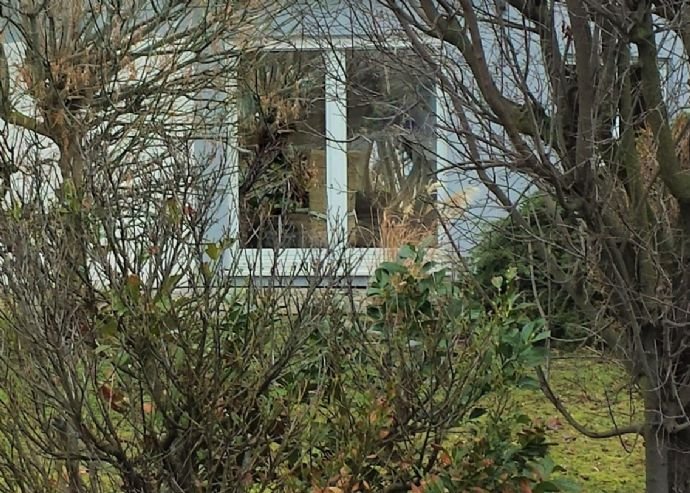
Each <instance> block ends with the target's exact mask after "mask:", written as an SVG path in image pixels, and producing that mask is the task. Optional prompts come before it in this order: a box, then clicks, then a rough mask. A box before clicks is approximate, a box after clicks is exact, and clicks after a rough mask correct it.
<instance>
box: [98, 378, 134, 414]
mask: <svg viewBox="0 0 690 493" xmlns="http://www.w3.org/2000/svg"><path fill="white" fill-rule="evenodd" d="M99 392H100V394H101V398H102V399H103V400H104V401H105V402H106V403H108V406H110V408H111V409H112V410H113V411H115V412H118V413H120V414H123V413H125V412H127V409H129V399H128V398H127V396H126V395H125V394H124V393H123V392H122V391H120V390H117V389H114V388H113V387H111V386H110V385H108V384H107V383H104V384H103V385H101V387H100V388H99Z"/></svg>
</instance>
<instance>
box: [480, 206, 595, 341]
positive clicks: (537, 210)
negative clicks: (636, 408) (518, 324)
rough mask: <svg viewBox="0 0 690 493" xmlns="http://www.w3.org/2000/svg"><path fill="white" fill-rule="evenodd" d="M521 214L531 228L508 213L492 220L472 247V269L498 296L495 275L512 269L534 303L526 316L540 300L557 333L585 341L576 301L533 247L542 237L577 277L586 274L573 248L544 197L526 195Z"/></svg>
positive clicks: (535, 314)
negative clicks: (580, 267)
mask: <svg viewBox="0 0 690 493" xmlns="http://www.w3.org/2000/svg"><path fill="white" fill-rule="evenodd" d="M520 213H521V214H522V216H523V217H524V218H525V220H526V221H527V223H528V225H529V230H526V231H525V230H523V229H522V228H521V227H520V226H518V225H517V224H515V223H514V222H513V220H512V218H510V217H509V216H508V217H505V218H502V219H498V220H496V221H494V222H493V223H492V224H490V225H488V227H487V228H486V230H485V231H484V233H483V235H482V239H481V241H480V243H479V244H478V245H477V246H476V247H475V249H474V250H473V252H472V265H473V273H474V275H475V277H476V279H477V280H478V281H479V283H480V284H481V286H482V287H483V288H484V289H485V291H486V292H487V293H488V294H489V295H494V294H495V293H497V292H498V291H499V288H498V287H497V286H496V285H495V284H494V281H495V279H496V278H497V276H500V275H501V274H503V273H504V272H506V271H507V270H509V269H514V270H515V273H516V289H517V291H518V292H520V293H521V294H522V296H523V299H525V300H527V301H530V302H531V303H532V306H531V307H528V306H527V305H525V306H524V308H526V309H527V312H526V315H527V316H529V317H532V318H538V317H539V316H540V312H539V310H538V309H537V306H536V303H537V302H538V303H539V304H540V305H541V307H542V309H543V310H544V312H545V313H546V314H547V316H548V317H549V325H550V327H551V332H552V335H553V336H554V337H555V338H558V339H565V340H566V341H567V340H581V339H582V338H584V337H586V336H587V332H586V330H585V326H584V325H583V324H582V322H581V320H582V317H581V316H580V315H579V313H578V310H577V307H576V306H575V303H574V302H573V300H572V298H571V297H570V296H569V295H568V294H567V293H566V292H565V290H564V289H563V287H562V286H561V285H559V284H558V283H556V282H554V281H553V279H551V278H550V276H549V275H548V273H547V272H546V271H545V269H544V266H543V265H542V262H540V261H539V259H538V257H537V256H536V254H535V253H534V251H532V250H531V249H530V243H531V242H532V240H533V239H535V238H538V239H539V240H538V241H539V242H540V243H541V245H542V246H544V247H546V248H549V249H550V250H551V252H552V254H553V256H554V258H555V260H556V261H557V262H558V265H559V266H560V267H561V269H563V271H564V272H566V273H568V274H569V275H573V276H574V275H581V274H582V273H580V272H578V262H577V261H576V258H575V255H574V254H573V251H574V250H573V248H574V247H573V245H566V244H564V235H563V234H562V232H560V233H559V231H557V229H556V228H555V226H554V220H553V216H552V214H553V212H550V211H549V210H548V208H547V207H546V205H545V203H544V200H543V198H542V197H540V196H538V195H535V196H532V197H529V198H528V199H526V200H525V201H524V202H523V203H522V205H521V207H520ZM535 292H536V293H537V295H536V296H537V297H536V298H535Z"/></svg>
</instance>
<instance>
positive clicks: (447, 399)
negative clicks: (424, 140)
mask: <svg viewBox="0 0 690 493" xmlns="http://www.w3.org/2000/svg"><path fill="white" fill-rule="evenodd" d="M222 250H223V247H222V245H221V246H217V247H215V246H214V247H211V248H209V247H208V246H207V245H204V246H203V252H202V255H205V256H206V258H208V259H209V260H208V263H207V265H208V268H207V269H206V270H202V271H201V272H199V273H198V274H197V275H198V276H200V277H199V279H198V280H197V283H195V284H193V286H202V287H201V288H193V290H192V292H190V293H188V294H187V293H182V292H180V285H181V284H182V283H183V282H184V280H183V278H182V276H180V275H177V274H175V275H172V274H171V275H168V276H166V277H165V279H164V280H163V282H160V283H158V284H157V285H156V286H155V287H153V284H152V283H150V282H147V281H146V280H145V279H142V278H141V277H139V276H137V275H134V274H130V275H128V276H124V277H122V278H120V279H116V280H115V281H116V282H113V284H112V286H111V289H110V290H109V292H108V296H109V302H108V303H104V304H103V305H102V306H100V309H99V311H98V313H97V315H95V316H94V317H93V318H91V319H89V320H88V327H90V328H92V331H90V332H88V336H89V339H88V342H87V340H86V339H84V341H83V342H80V343H79V345H78V346H74V347H75V349H74V350H71V352H64V353H62V354H61V355H60V357H57V358H56V357H54V351H53V349H52V348H53V346H51V345H50V344H48V343H45V344H44V341H43V340H39V339H29V337H28V336H27V335H28V333H27V327H28V326H29V322H26V323H24V324H21V325H20V324H17V327H16V328H14V331H15V332H14V333H15V335H16V337H15V338H14V339H13V340H12V344H13V345H14V346H16V347H15V349H17V350H18V348H19V347H20V346H23V347H31V352H30V353H29V354H30V358H27V359H21V358H18V359H17V360H16V361H13V362H12V363H11V364H12V365H13V367H12V371H13V372H14V373H13V374H16V375H22V378H21V379H19V378H16V377H8V378H5V380H3V382H2V383H3V388H6V389H7V391H6V392H7V396H6V398H4V399H3V401H2V403H1V404H2V406H3V409H2V412H0V425H2V427H1V430H2V431H0V438H2V439H3V440H4V441H6V442H7V443H12V445H11V446H10V447H9V448H8V450H0V474H3V476H2V477H4V478H5V479H6V480H8V481H10V480H11V481H12V482H13V484H22V485H23V484H34V485H35V484H40V485H41V486H42V487H43V488H44V490H50V488H53V490H55V489H58V490H59V488H57V487H56V486H55V485H54V484H53V482H55V481H59V478H60V475H61V474H62V469H61V467H62V460H61V458H62V457H64V456H65V455H64V454H65V451H64V442H61V441H60V439H59V438H58V437H56V435H54V434H53V433H52V432H51V431H50V428H51V427H54V426H53V425H52V424H50V423H58V424H60V427H61V428H64V429H67V430H71V431H67V432H65V434H66V436H68V437H69V438H70V440H71V439H72V438H74V443H75V444H76V443H78V444H81V445H80V446H79V447H80V450H79V455H78V457H79V458H78V459H75V461H76V462H77V464H79V463H81V464H85V463H87V459H84V457H90V456H91V455H90V454H97V455H94V456H97V457H98V458H99V461H100V462H98V463H97V464H96V463H95V462H93V461H90V462H88V464H89V467H90V469H89V470H88V471H87V472H88V474H87V475H85V477H84V478H81V481H82V482H83V483H84V484H85V485H87V484H93V485H96V484H98V485H99V488H101V489H102V490H104V491H125V492H134V491H137V492H138V491H147V492H149V491H150V492H158V491H165V490H166V488H168V487H169V485H171V484H175V485H179V486H178V487H179V488H182V489H183V490H184V491H231V490H232V491H253V492H261V493H267V492H269V491H281V492H287V493H290V492H295V493H297V492H304V491H314V492H328V493H334V492H336V493H337V492H348V493H355V492H358V491H359V492H364V491H372V492H373V491H385V490H386V489H387V488H390V489H395V488H403V489H402V490H399V491H408V490H411V491H420V489H421V491H434V489H433V488H440V487H443V488H447V489H448V490H449V491H463V490H469V491H472V488H474V491H482V490H483V491H492V492H493V491H506V492H507V491H518V488H522V490H521V491H528V490H526V489H525V488H530V489H531V490H530V491H568V490H567V488H566V487H565V486H564V485H563V484H559V482H558V481H556V480H555V479H554V478H552V477H551V473H552V472H553V471H555V470H556V469H555V468H554V466H553V464H552V463H551V462H550V461H549V459H548V444H547V443H546V442H545V439H544V434H543V429H541V428H540V427H538V426H536V425H535V424H533V423H531V422H530V421H529V420H528V419H527V418H525V417H524V416H522V415H521V414H520V413H518V412H517V409H516V407H515V406H516V403H515V402H514V400H513V399H512V395H513V394H514V393H515V391H516V389H529V388H532V387H533V386H534V381H533V379H532V378H531V372H532V369H533V367H534V366H535V365H538V364H541V363H542V362H543V361H544V357H545V353H544V349H543V348H542V347H540V344H539V343H540V342H541V341H542V340H543V339H544V338H546V337H548V333H547V332H546V331H545V330H544V327H543V324H542V323H541V322H540V321H538V320H529V319H526V318H525V316H524V311H523V310H522V309H521V304H520V302H519V299H520V298H519V296H517V295H516V294H515V293H514V291H513V288H512V285H513V283H514V277H515V273H514V272H511V271H508V272H505V273H503V274H502V276H501V278H500V279H498V276H496V277H497V278H496V279H495V281H494V282H495V284H496V285H497V286H498V287H499V288H500V293H499V295H498V296H497V297H496V298H495V299H494V300H493V302H492V303H491V304H490V306H487V305H483V304H479V303H477V302H476V299H477V297H476V295H475V293H474V292H473V291H472V290H471V289H470V288H469V287H468V285H466V283H465V282H464V281H460V282H456V281H453V280H452V279H451V278H450V276H448V275H447V274H448V273H447V272H446V270H445V269H443V268H441V267H440V266H439V265H437V264H435V263H434V262H432V261H430V260H428V259H427V256H426V254H425V252H424V250H423V249H415V248H413V247H405V248H403V249H402V250H401V252H400V256H399V258H398V259H396V260H395V261H393V262H385V263H383V264H381V265H380V267H379V268H378V269H377V270H376V272H375V274H374V276H373V279H372V280H371V283H370V286H369V288H368V290H367V293H366V302H365V305H366V310H365V311H362V310H360V309H359V306H358V304H357V303H355V302H354V300H353V298H352V296H353V293H348V292H344V291H338V290H329V289H324V290H316V289H311V288H309V289H305V290H294V289H292V290H291V289H278V288H274V289H267V290H259V289H256V288H252V287H247V288H246V289H242V290H239V289H230V290H224V289H219V287H218V286H216V285H214V284H212V282H213V280H214V279H215V277H213V276H210V274H209V273H212V272H215V271H216V267H217V264H218V263H219V262H221V261H222V257H223V255H222ZM204 283H209V284H204ZM23 308H24V307H16V308H15V312H16V314H17V315H22V314H23V313H24V312H23V311H22V309H23ZM42 309H44V310H48V308H46V307H43V308H42ZM46 319H48V318H46ZM25 320H28V319H25ZM48 320H49V319H48ZM14 346H13V347H14ZM64 351H67V350H66V349H65V350H64ZM17 354H19V352H17ZM36 368H40V369H41V371H36ZM3 373H4V372H3ZM45 375H57V377H55V378H54V380H51V383H50V385H52V387H50V393H49V394H45V393H44V392H45V391H44V389H45V388H47V387H48V386H47V385H46V384H45ZM67 375H74V376H75V378H72V377H68V376H67ZM71 395H79V396H83V397H81V398H80V399H79V400H73V401H68V400H67V399H68V398H69V396H71ZM3 397H4V396H3ZM64 402H69V405H65V404H64ZM17 403H25V405H24V406H22V407H24V408H25V412H21V413H20V412H19V406H18V405H17ZM26 404H28V405H26ZM44 421H45V422H47V423H49V424H50V425H49V426H48V427H46V428H43V427H35V426H33V427H32V426H31V425H32V424H33V423H35V422H39V423H42V422H44ZM72 423H73V424H76V426H70V424H72ZM16 436H23V437H24V438H23V439H22V440H20V441H17V440H16V439H15V438H14V437H16ZM20 451H21V453H22V454H24V455H25V456H26V457H29V458H27V459H25V461H26V464H27V466H26V468H24V466H22V467H20V468H16V467H15V468H14V469H10V468H9V467H8V465H9V463H10V462H9V461H10V458H12V457H14V456H15V455H16V454H17V453H20ZM75 471H77V473H78V471H80V469H79V468H77V469H75ZM39 473H40V474H39ZM41 474H42V475H43V476H40V475H41ZM39 476H40V477H39ZM86 476H88V477H86ZM37 477H38V478H39V479H40V481H39V480H38V479H36V478H37ZM27 478H28V479H27ZM556 479H558V478H556ZM51 485H52V486H51ZM142 485H146V486H142ZM434 485H436V486H434ZM84 488H86V486H84ZM553 488H558V489H553ZM511 489H512V490H511ZM84 491H88V489H84ZM437 491H441V490H438V489H437Z"/></svg>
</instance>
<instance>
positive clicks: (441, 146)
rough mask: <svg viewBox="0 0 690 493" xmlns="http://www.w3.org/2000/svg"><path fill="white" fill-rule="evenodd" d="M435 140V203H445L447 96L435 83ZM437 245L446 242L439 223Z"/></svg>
mask: <svg viewBox="0 0 690 493" xmlns="http://www.w3.org/2000/svg"><path fill="white" fill-rule="evenodd" d="M434 107H435V124H436V125H435V127H436V128H435V130H434V132H435V139H436V149H435V151H436V170H437V174H436V179H437V180H438V182H439V183H440V184H441V186H440V187H439V189H438V191H437V199H436V200H437V201H438V202H444V201H447V200H448V198H449V195H450V191H449V190H448V183H449V181H450V180H451V179H452V177H451V176H450V173H449V172H448V171H441V170H444V169H446V170H447V169H448V168H449V166H448V165H449V159H450V145H449V140H448V139H449V138H450V135H449V131H448V130H446V128H448V127H450V125H449V123H450V122H449V111H448V99H447V95H446V94H445V92H444V91H443V88H442V87H441V84H439V83H436V91H435V105H434ZM437 234H438V245H439V248H440V249H441V250H443V248H444V245H445V243H446V242H447V241H448V238H447V235H446V232H445V231H444V229H443V227H442V226H441V224H440V223H439V225H438V231H437Z"/></svg>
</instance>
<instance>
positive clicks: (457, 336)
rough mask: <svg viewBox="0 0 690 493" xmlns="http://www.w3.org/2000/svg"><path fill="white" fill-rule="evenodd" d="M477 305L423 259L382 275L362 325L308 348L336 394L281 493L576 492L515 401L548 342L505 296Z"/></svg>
mask: <svg viewBox="0 0 690 493" xmlns="http://www.w3.org/2000/svg"><path fill="white" fill-rule="evenodd" d="M511 275H512V274H511V273H508V274H507V276H506V278H507V279H508V281H507V282H510V280H511V279H510V278H511ZM474 299H475V298H474V297H473V295H472V293H471V291H470V290H468V289H467V286H464V285H463V284H461V283H455V282H452V281H451V279H450V277H449V276H448V275H447V272H446V271H445V270H444V269H443V268H440V267H439V266H438V265H436V264H435V263H434V262H432V261H428V260H427V259H426V258H425V252H424V251H423V250H417V249H415V248H413V247H410V246H407V247H404V248H403V249H402V250H401V252H400V255H399V258H398V259H397V260H396V261H394V262H385V263H383V264H381V265H380V267H379V268H378V269H377V270H376V272H375V274H374V276H373V279H372V281H371V283H370V286H369V289H368V291H367V311H366V315H365V316H364V317H361V318H359V319H358V320H357V321H356V322H355V323H354V324H353V326H352V327H348V328H347V330H345V331H341V332H334V331H333V329H334V328H335V327H336V326H332V327H329V329H328V330H326V331H325V332H324V333H323V334H322V336H323V337H322V338H321V340H319V341H318V342H317V341H315V343H317V344H320V345H322V347H325V348H327V351H326V355H327V356H326V355H325V356H324V357H325V358H326V359H327V361H328V363H327V366H328V368H329V371H330V372H331V374H332V375H333V377H332V378H333V384H332V385H331V386H330V387H329V388H328V390H327V391H326V390H325V389H324V392H325V393H326V394H327V396H328V398H327V399H326V402H321V403H319V404H318V406H317V413H316V414H315V416H314V420H313V421H312V423H311V424H310V427H309V430H308V437H307V438H305V445H304V448H303V449H302V450H301V452H300V456H301V462H300V467H299V474H288V475H287V476H286V477H285V478H284V479H283V481H284V482H283V488H285V489H284V490H283V491H304V490H305V489H306V488H307V487H308V485H318V488H316V489H315V490H314V491H323V492H326V491H352V492H355V491H383V490H385V489H386V488H394V487H395V485H409V487H408V488H409V489H410V490H411V491H444V490H443V488H447V489H448V491H463V490H465V489H467V490H468V491H469V490H471V488H475V490H474V491H511V490H510V488H517V487H523V490H522V491H527V490H524V488H526V487H529V488H532V490H530V491H571V490H569V489H568V488H567V487H566V486H567V485H566V484H565V483H562V484H561V483H559V482H558V481H550V480H549V476H550V473H551V472H552V471H553V469H554V467H553V466H552V465H550V464H551V463H550V462H549V460H548V458H547V448H548V447H547V444H546V443H545V441H544V436H543V430H541V429H539V428H536V427H530V426H528V423H527V422H526V421H525V419H526V418H525V417H524V416H521V415H520V414H519V413H516V412H514V409H513V404H512V403H511V398H510V395H511V393H512V392H513V391H514V389H515V388H529V387H531V386H532V385H533V383H534V382H533V381H532V380H531V378H529V374H530V370H531V369H532V368H533V367H534V366H535V365H537V364H540V363H542V362H543V358H544V351H543V349H542V348H540V347H538V346H537V343H539V341H541V340H543V339H544V338H545V337H548V334H547V333H546V332H545V331H544V330H543V326H542V324H540V323H539V322H529V321H525V320H524V319H523V318H522V317H521V318H519V319H518V318H514V317H512V316H511V314H512V312H513V311H514V310H515V306H516V302H517V297H516V296H515V295H514V294H512V293H511V292H510V290H506V292H505V293H504V294H503V295H502V296H500V297H498V298H497V299H496V300H495V303H494V304H493V306H492V307H491V308H490V309H486V307H484V306H481V305H478V304H477V303H476V302H474V301H473V300H474ZM295 380H296V379H295ZM527 421H528V420H527ZM458 436H461V437H463V438H461V439H460V440H459V439H458V438H457V437H458ZM324 459H327V460H324ZM487 461H488V462H487ZM293 470H294V469H293ZM329 488H330V489H329ZM434 488H436V489H434ZM501 488H503V490H501ZM549 488H551V489H549ZM401 491H407V490H401Z"/></svg>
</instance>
